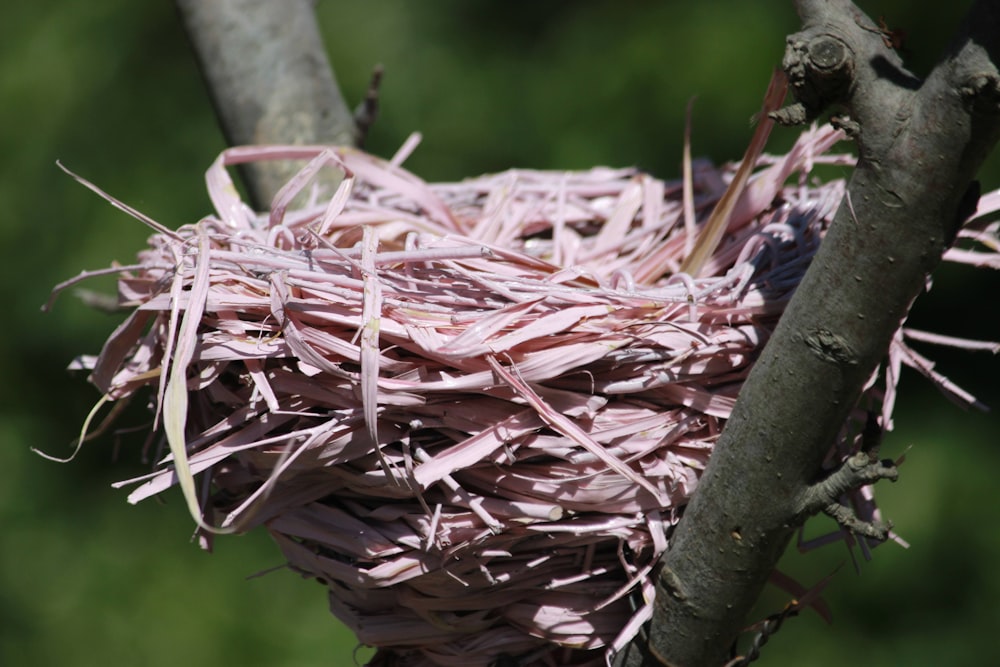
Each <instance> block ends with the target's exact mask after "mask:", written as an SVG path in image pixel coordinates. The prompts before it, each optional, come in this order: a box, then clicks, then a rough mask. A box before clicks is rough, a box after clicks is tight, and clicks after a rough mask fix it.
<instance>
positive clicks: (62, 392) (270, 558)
mask: <svg viewBox="0 0 1000 667" xmlns="http://www.w3.org/2000/svg"><path fill="white" fill-rule="evenodd" d="M864 4H865V8H866V9H867V10H868V11H869V13H870V14H871V15H872V16H876V17H877V16H879V15H881V14H884V15H885V16H886V17H887V20H888V21H889V23H890V24H892V25H894V26H896V25H898V26H900V27H902V28H904V29H905V30H906V31H907V33H908V39H907V45H906V48H907V50H908V54H907V57H908V62H910V63H911V65H912V67H913V68H914V69H915V70H917V71H918V73H920V72H924V71H926V69H927V68H928V67H929V66H930V63H932V62H933V61H934V59H935V58H936V56H937V54H938V53H939V52H940V50H941V49H942V48H943V46H944V44H945V42H946V40H947V38H948V35H949V34H950V32H951V31H952V30H953V28H954V26H955V25H956V24H957V22H958V18H959V16H960V14H961V12H962V10H963V7H962V6H961V5H963V4H964V3H956V4H957V5H958V6H954V5H950V6H949V7H945V6H944V5H946V4H948V3H927V4H928V5H929V6H930V7H931V8H932V9H926V10H917V9H915V8H914V7H913V6H912V3H907V2H902V1H899V2H870V3H864ZM921 6H924V5H923V4H922V5H921ZM318 11H319V15H320V19H321V23H322V30H323V33H324V36H325V38H326V40H327V42H328V46H329V49H330V52H331V57H332V60H333V63H334V66H335V68H336V69H337V73H338V77H339V79H340V82H341V85H342V87H343V89H344V91H345V94H346V95H347V97H348V99H349V100H350V101H351V103H352V104H353V103H355V102H356V101H357V100H359V99H360V98H361V96H362V94H363V91H364V89H365V86H366V85H367V80H368V77H369V75H370V71H371V68H372V67H373V66H374V65H375V64H376V63H383V64H384V65H385V67H386V76H385V80H384V87H383V94H382V105H383V107H382V108H383V113H382V116H381V118H380V119H379V121H378V123H377V124H376V126H375V128H374V130H373V133H372V136H371V139H370V144H369V148H370V149H371V150H372V151H373V152H376V153H380V154H383V155H386V154H390V153H391V152H392V151H393V150H395V148H396V147H398V146H399V144H400V143H401V142H402V141H403V140H404V139H405V137H406V136H407V135H408V134H409V133H410V132H412V131H415V130H419V131H422V132H423V133H424V142H423V144H422V146H421V147H420V148H419V149H418V151H417V153H416V154H415V155H414V156H413V157H412V158H411V160H410V161H409V162H408V163H407V165H408V166H409V167H410V168H411V169H412V170H414V171H415V172H416V173H418V174H419V175H421V176H423V177H424V178H426V179H428V180H452V179H459V178H462V177H464V176H469V175H474V174H478V173H482V172H487V171H495V170H501V169H505V168H507V167H511V166H524V167H536V168H559V169H573V168H586V167H589V166H593V165H597V164H608V165H615V166H618V165H632V164H636V165H639V166H640V167H642V168H644V169H647V170H650V171H652V172H654V173H655V174H657V175H659V176H662V177H664V178H676V176H677V174H678V173H679V163H680V145H681V138H682V132H683V114H684V107H685V104H686V103H687V101H688V99H689V98H691V97H692V96H694V95H697V102H696V103H695V113H694V152H695V153H696V154H697V155H707V156H710V157H712V158H713V159H715V160H717V161H720V162H721V161H725V160H730V159H737V158H739V156H740V155H741V154H742V151H743V148H744V147H745V144H746V142H747V140H748V138H749V135H750V128H749V126H748V119H749V117H750V116H751V114H753V113H754V112H755V111H756V110H757V108H758V107H759V102H760V99H761V96H762V94H763V91H764V88H765V87H766V84H767V80H768V77H769V75H770V70H771V68H772V67H773V66H774V65H776V64H777V63H778V62H780V59H781V55H782V51H783V48H784V37H785V35H786V34H788V33H789V32H792V31H794V30H795V29H796V27H797V17H796V16H795V14H794V11H793V9H792V7H791V3H790V2H775V1H768V2H762V1H759V0H758V1H755V2H750V1H749V0H746V1H742V2H737V1H735V0H734V1H729V2H703V3H694V2H683V3H682V2H649V1H647V2H638V1H622V2H568V1H560V2H555V1H549V2H525V1H508V2H470V1H465V2H460V1H458V0H448V1H446V0H433V1H431V0H424V1H423V2H403V1H402V0H393V1H383V2H360V1H355V2H333V1H329V0H327V1H321V2H320V3H319V7H318ZM891 111H892V110H887V113H889V112H891ZM794 136H795V133H794V132H793V131H790V130H778V131H777V132H776V134H775V136H774V138H773V140H772V144H771V146H770V148H771V150H773V151H779V150H782V149H783V148H785V147H787V146H788V145H790V143H791V142H792V141H793V139H794ZM223 147H224V145H223V142H222V139H221V135H220V132H219V131H218V129H217V127H216V125H215V120H214V118H213V115H212V109H211V107H210V105H209V103H208V101H207V97H206V95H205V93H204V89H203V83H202V80H201V78H200V75H199V73H198V71H197V69H196V66H195V63H194V61H193V58H192V56H191V54H190V51H189V49H188V45H187V43H186V41H185V37H184V35H183V33H182V31H181V29H180V26H179V24H178V21H177V17H176V15H175V12H174V10H173V7H172V5H171V4H170V3H168V2H166V1H164V0H158V1H156V2H129V1H127V0H99V1H94V2H53V1H51V0H50V1H49V2H44V1H43V2H35V3H6V4H5V6H4V8H3V9H0V249H2V252H3V261H2V264H0V266H2V274H0V275H2V280H0V289H2V290H3V295H2V296H3V303H5V304H7V308H8V310H7V315H6V316H5V318H4V319H5V326H4V327H2V328H0V343H2V350H3V354H2V355H0V379H2V382H0V392H2V395H0V399H2V400H0V664H3V665H18V666H20V665H64V666H69V667H77V666H84V665H101V666H102V667H105V666H107V665H119V664H121V665H126V664H134V665H150V666H153V665H179V664H184V665H195V666H199V665H212V664H223V663H224V664H237V665H241V667H254V666H258V665H259V666H263V665H302V666H305V665H349V664H352V661H353V658H352V655H353V650H354V642H353V639H352V638H351V637H350V635H349V633H347V632H346V631H344V630H343V629H342V628H340V627H339V626H338V624H337V623H336V622H335V621H334V620H333V618H332V617H330V616H329V615H328V613H327V610H326V599H325V592H324V590H323V589H322V588H321V587H320V586H318V585H317V584H315V583H311V582H306V581H302V580H301V579H300V578H298V577H297V576H295V575H293V574H290V573H288V572H286V571H279V572H276V573H273V574H269V575H267V576H264V577H260V578H255V579H251V580H249V581H247V580H246V577H247V576H248V575H251V574H253V573H255V572H257V571H259V570H263V569H266V568H269V567H272V566H275V565H279V564H280V563H281V562H282V561H281V559H280V556H279V555H278V553H277V550H276V548H274V547H273V545H271V544H270V542H269V541H268V538H267V537H266V536H264V535H248V536H244V537H240V538H231V537H230V538H225V537H224V538H221V539H219V540H218V542H217V548H216V552H215V553H214V554H212V555H209V554H206V553H203V552H201V551H199V549H198V548H197V547H196V546H195V545H193V544H191V543H190V542H189V541H188V537H189V535H190V533H191V528H192V526H191V522H190V520H189V519H188V518H187V517H186V512H185V510H184V508H183V505H182V503H181V502H180V498H179V494H177V493H174V492H171V493H170V494H167V497H166V502H165V503H157V502H155V501H149V502H146V503H144V504H142V505H140V506H138V507H131V506H129V505H128V504H127V503H126V502H125V495H126V493H125V492H123V491H119V490H114V489H111V488H110V486H109V485H110V483H111V482H112V481H114V480H116V479H123V478H126V477H129V476H132V475H134V474H139V473H141V472H142V471H143V470H144V469H145V468H144V466H143V464H142V462H141V460H140V456H139V448H140V446H141V437H139V436H136V435H132V436H123V437H121V438H118V439H116V438H113V437H111V436H108V437H105V438H103V439H101V440H100V441H98V442H94V443H91V444H89V446H87V447H86V448H85V449H84V451H83V452H82V453H81V455H80V456H79V457H78V458H77V459H76V460H75V461H74V462H73V463H70V464H66V465H60V464H56V463H51V462H48V461H45V460H43V459H42V458H40V457H38V456H36V455H34V454H32V453H31V452H30V451H29V447H32V446H34V447H39V448H42V449H44V450H46V451H48V452H54V453H65V452H66V451H67V449H66V448H67V445H68V443H69V442H70V441H71V440H72V439H73V438H74V437H75V434H76V432H77V429H78V428H79V425H80V423H81V422H82V420H83V418H84V416H85V415H86V413H87V411H88V410H89V408H90V406H91V405H92V404H93V402H94V401H95V400H96V398H97V395H96V392H95V391H94V390H93V388H92V387H90V386H89V385H87V384H86V382H85V381H84V379H83V378H82V377H73V376H70V375H69V374H67V373H66V371H65V367H66V365H67V364H68V363H69V361H70V360H71V359H72V358H73V357H74V356H75V355H77V354H80V353H96V352H97V351H98V350H99V348H100V345H101V343H102V341H103V339H104V337H106V335H107V334H108V333H109V332H110V330H111V329H112V328H113V326H114V325H115V319H114V318H113V317H109V316H105V315H101V314H98V313H95V312H91V311H90V310H88V309H87V308H86V307H84V306H83V305H81V304H80V303H78V302H77V301H75V300H74V299H73V298H72V297H67V296H64V297H63V298H62V299H60V300H59V302H58V303H57V307H56V308H55V310H54V312H52V313H49V314H42V313H41V312H40V311H39V306H40V305H41V304H42V303H44V302H45V300H46V299H47V297H48V292H49V289H50V287H51V286H52V285H54V284H55V283H56V282H58V281H60V280H63V279H66V278H68V277H70V276H72V275H75V274H76V273H78V272H79V271H80V270H82V269H84V268H98V267H102V266H106V265H108V263H109V262H110V261H112V260H119V261H121V262H123V263H127V262H129V261H130V260H131V259H132V258H133V257H134V254H135V252H136V251H137V250H139V249H140V248H141V247H143V245H144V242H145V239H146V237H147V236H148V232H147V230H146V229H145V228H144V227H143V226H142V225H140V224H139V223H137V222H135V221H133V220H131V219H129V218H128V217H126V216H124V215H123V214H121V213H119V212H117V211H115V210H114V209H112V208H111V207H110V206H108V205H107V204H106V203H105V202H103V201H101V200H100V199H98V198H97V197H95V196H94V195H92V194H91V193H90V192H88V191H86V190H85V189H84V188H82V187H80V186H79V185H77V184H76V183H74V182H73V180H72V179H70V178H69V177H67V176H65V175H64V174H62V172H60V171H59V170H58V169H57V167H56V166H55V161H56V160H57V159H59V160H61V161H62V162H63V163H65V164H66V165H68V166H69V167H70V168H71V169H73V170H75V171H77V172H79V173H81V174H82V175H84V176H85V177H87V178H88V179H90V180H92V181H94V182H95V183H97V184H99V185H100V186H101V187H103V188H105V189H107V190H108V191H109V192H111V193H113V194H114V195H115V196H117V197H119V198H120V199H122V200H124V201H126V202H128V203H130V204H132V205H134V206H136V207H137V208H139V209H141V210H142V211H144V212H146V213H148V214H150V215H151V216H152V217H154V218H155V219H157V220H159V221H161V222H163V223H164V224H166V225H168V226H178V225H180V224H183V223H185V222H191V221H194V220H196V219H197V218H199V217H200V216H202V215H203V214H206V213H208V212H209V210H210V209H209V202H208V198H207V196H206V195H205V192H204V187H203V183H202V174H203V172H204V170H205V169H206V168H207V166H208V165H209V163H210V162H211V161H212V160H213V159H214V157H215V156H216V154H217V153H218V151H220V150H221V149H222V148H223ZM981 179H982V180H983V182H984V187H985V188H986V189H993V188H997V187H1000V159H998V157H997V156H995V157H994V158H992V159H991V161H990V163H989V164H988V165H987V167H986V168H985V169H984V172H983V173H982V174H981ZM91 287H94V288H108V287H110V283H107V282H102V281H96V282H95V283H94V284H92V285H91ZM998 288H1000V281H998V279H997V275H996V273H987V272H985V271H979V272H974V271H971V270H956V269H951V270H943V271H941V272H939V273H938V274H937V275H936V276H935V287H934V289H933V291H932V292H931V293H930V294H929V295H927V296H926V297H924V298H922V299H921V300H920V301H919V302H918V304H917V306H916V310H915V313H914V316H913V321H914V324H915V325H916V326H919V327H920V328H929V329H932V330H935V331H940V332H943V333H949V334H954V335H967V336H970V337H977V338H992V339H994V340H996V339H998V338H1000V326H998V325H997V317H996V304H997V302H996V300H995V298H994V295H996V294H997V290H998ZM927 352H928V353H929V354H931V355H932V356H933V357H934V358H935V359H938V360H939V365H938V368H939V370H941V371H943V372H944V373H946V374H947V375H949V376H951V377H952V378H953V379H955V380H957V381H959V382H960V383H961V384H963V385H965V386H967V387H968V388H970V389H972V390H974V392H976V393H977V394H978V395H979V396H980V397H981V398H982V399H983V400H985V401H986V402H987V403H989V404H991V405H993V406H1000V391H998V388H997V384H998V383H997V381H996V377H997V372H998V370H1000V364H998V360H997V358H996V357H993V356H990V355H988V354H984V353H979V354H971V353H970V354H962V353H949V352H946V351H938V350H927ZM136 421H138V420H133V423H134V422H136ZM896 423H897V429H896V431H895V432H893V433H892V434H890V435H889V436H888V437H887V440H886V443H885V453H886V454H887V455H890V456H896V455H898V454H900V453H901V452H903V451H904V450H905V449H906V448H907V447H912V448H911V449H910V450H909V451H908V453H907V461H906V464H905V466H904V467H903V468H902V480H901V481H900V482H899V483H898V484H896V485H888V484H884V485H882V486H881V487H880V488H879V497H880V501H881V504H882V506H883V507H884V508H885V510H886V512H887V514H888V516H889V517H890V518H892V519H893V520H894V521H895V523H896V525H897V529H898V532H899V533H900V534H902V535H903V536H904V537H905V538H906V539H907V540H909V541H910V542H911V544H912V547H911V548H910V549H909V550H904V549H902V548H900V547H898V546H895V545H886V546H884V547H881V548H879V549H878V550H877V551H876V553H875V559H874V561H873V562H871V563H865V564H863V565H862V567H861V572H860V575H859V574H856V573H855V571H854V568H853V566H852V565H851V563H850V558H849V555H848V554H847V553H846V551H845V550H844V549H843V548H842V547H839V546H835V547H830V548H826V549H822V550H820V551H818V552H812V553H809V554H807V555H805V556H800V555H798V554H794V553H792V554H790V555H789V556H788V557H786V561H785V564H784V566H785V568H786V569H787V570H788V571H790V572H793V573H795V574H796V575H797V576H799V577H800V579H801V580H802V581H803V582H804V583H812V582H814V581H816V580H818V579H820V578H822V577H823V576H826V575H827V574H829V573H830V572H831V571H832V570H833V569H834V568H836V567H837V566H838V565H839V564H841V563H845V562H846V565H845V566H844V567H842V568H841V569H840V570H839V572H838V574H837V575H836V577H835V579H834V582H833V584H832V585H831V586H830V589H829V593H828V595H827V599H828V600H829V602H830V606H831V608H832V610H833V613H834V619H835V621H834V624H833V626H832V627H827V626H825V625H824V624H823V623H822V622H821V621H820V620H819V618H818V617H817V616H815V615H814V614H805V615H803V616H801V617H799V618H797V619H794V620H791V621H789V622H788V623H787V624H786V626H785V629H784V630H783V631H782V632H781V634H779V635H778V636H777V637H775V638H774V639H773V641H772V643H771V644H770V645H769V646H768V647H767V649H766V651H765V653H764V657H763V658H762V659H761V661H760V663H759V664H761V665H784V664H811V665H840V664H844V663H847V662H848V661H853V660H862V661H864V662H866V663H867V664H870V665H890V664H891V665H898V664H911V665H925V664H926V665H937V664H950V665H973V664H981V663H982V662H983V661H984V660H987V659H988V658H987V656H990V655H994V654H995V652H996V649H995V640H996V630H997V629H998V628H1000V568H998V567H997V566H996V563H997V562H1000V530H998V529H1000V520H998V519H997V511H996V510H997V502H996V497H995V496H994V495H993V494H994V493H995V490H996V488H997V485H996V481H995V479H996V475H997V472H998V471H1000V451H998V447H997V445H998V442H997V440H998V437H997V436H998V432H1000V429H998V423H997V419H996V417H995V416H991V415H989V414H981V413H972V412H964V411H962V410H961V409H959V408H957V407H955V406H953V405H952V404H950V403H948V402H947V401H946V400H945V399H943V398H941V397H940V396H939V395H937V394H936V393H935V391H934V390H933V389H932V388H930V386H929V384H928V383H927V382H925V381H924V380H923V379H921V378H919V377H917V376H916V375H915V374H914V373H907V374H906V375H905V376H904V386H903V389H902V397H901V400H900V404H899V410H898V413H897V418H896ZM116 456H117V462H115V463H114V464H112V461H113V459H115V457H116ZM822 528H823V526H818V525H810V527H809V531H810V533H817V532H819V531H820V530H822ZM781 604H783V600H782V598H781V596H780V595H777V594H776V593H774V592H772V593H771V594H769V596H768V597H767V599H766V600H765V603H764V607H763V608H762V613H767V612H770V611H773V610H775V609H777V608H780V606H781ZM359 655H362V656H363V655H367V654H366V653H361V654H359Z"/></svg>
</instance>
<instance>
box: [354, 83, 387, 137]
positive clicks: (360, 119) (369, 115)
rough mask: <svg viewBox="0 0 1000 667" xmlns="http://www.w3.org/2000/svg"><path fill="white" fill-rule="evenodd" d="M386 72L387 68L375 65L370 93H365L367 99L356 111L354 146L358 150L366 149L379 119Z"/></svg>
mask: <svg viewBox="0 0 1000 667" xmlns="http://www.w3.org/2000/svg"><path fill="white" fill-rule="evenodd" d="M384 72H385V68H384V67H382V65H375V69H373V70H372V78H371V81H370V82H369V83H368V91H367V92H366V93H365V99H364V100H362V101H361V104H359V105H358V107H357V108H356V109H355V110H354V125H355V127H356V128H357V134H356V135H355V136H356V138H355V140H354V145H355V146H357V147H358V148H364V147H365V141H366V140H367V139H368V131H369V130H370V129H371V127H372V125H374V124H375V120H376V119H377V118H378V112H379V107H378V97H379V88H380V87H381V85H382V74H383V73H384Z"/></svg>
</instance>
